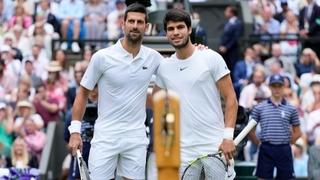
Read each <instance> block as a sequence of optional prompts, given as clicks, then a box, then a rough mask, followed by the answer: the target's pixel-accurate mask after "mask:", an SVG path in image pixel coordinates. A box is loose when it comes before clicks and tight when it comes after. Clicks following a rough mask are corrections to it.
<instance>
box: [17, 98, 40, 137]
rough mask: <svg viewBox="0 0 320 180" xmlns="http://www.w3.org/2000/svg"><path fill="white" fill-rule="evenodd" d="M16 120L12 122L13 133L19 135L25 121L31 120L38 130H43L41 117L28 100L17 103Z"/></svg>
mask: <svg viewBox="0 0 320 180" xmlns="http://www.w3.org/2000/svg"><path fill="white" fill-rule="evenodd" d="M16 115H17V117H16V119H15V122H14V132H15V133H16V134H19V133H20V132H21V130H22V125H23V123H24V121H25V120H26V119H32V120H33V121H34V123H35V124H36V127H37V129H38V130H41V129H42V128H43V125H44V122H43V119H42V117H41V116H40V115H39V114H37V113H36V112H35V108H34V106H33V104H32V103H31V102H30V101H28V100H23V101H19V102H18V103H17V105H16Z"/></svg>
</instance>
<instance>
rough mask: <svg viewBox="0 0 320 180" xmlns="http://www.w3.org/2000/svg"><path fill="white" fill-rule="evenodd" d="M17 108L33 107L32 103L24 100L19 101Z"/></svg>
mask: <svg viewBox="0 0 320 180" xmlns="http://www.w3.org/2000/svg"><path fill="white" fill-rule="evenodd" d="M17 107H28V108H31V109H32V108H33V105H32V103H31V102H29V101H27V100H22V101H19V102H18V103H17Z"/></svg>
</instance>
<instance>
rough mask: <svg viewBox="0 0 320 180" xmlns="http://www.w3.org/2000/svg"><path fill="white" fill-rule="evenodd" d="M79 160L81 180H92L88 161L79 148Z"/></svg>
mask: <svg viewBox="0 0 320 180" xmlns="http://www.w3.org/2000/svg"><path fill="white" fill-rule="evenodd" d="M77 162H78V166H79V172H80V179H81V180H90V176H89V170H88V167H87V164H86V162H85V161H84V160H83V158H82V155H81V152H80V150H79V149H78V150H77Z"/></svg>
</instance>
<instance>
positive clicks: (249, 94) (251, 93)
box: [239, 68, 271, 110]
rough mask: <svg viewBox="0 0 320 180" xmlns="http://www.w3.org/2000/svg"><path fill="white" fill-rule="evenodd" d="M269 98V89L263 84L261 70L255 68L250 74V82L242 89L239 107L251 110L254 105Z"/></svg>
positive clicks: (263, 78)
mask: <svg viewBox="0 0 320 180" xmlns="http://www.w3.org/2000/svg"><path fill="white" fill-rule="evenodd" d="M270 96H271V92H270V89H269V88H268V86H267V85H266V84H265V74H264V71H263V69H261V68H256V69H255V70H254V71H253V73H252V82H251V83H250V84H248V85H246V86H244V88H243V89H242V91H241V93H240V98H239V105H240V106H242V107H243V108H245V109H249V110H251V109H252V108H253V107H254V106H255V105H257V104H258V103H260V102H261V101H263V100H265V99H267V98H268V97H270Z"/></svg>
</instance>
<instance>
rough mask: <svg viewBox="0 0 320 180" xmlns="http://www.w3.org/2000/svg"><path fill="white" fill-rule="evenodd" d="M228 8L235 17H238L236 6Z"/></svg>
mask: <svg viewBox="0 0 320 180" xmlns="http://www.w3.org/2000/svg"><path fill="white" fill-rule="evenodd" d="M228 8H230V10H231V13H232V14H233V15H235V16H238V9H237V8H236V7H235V6H228Z"/></svg>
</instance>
